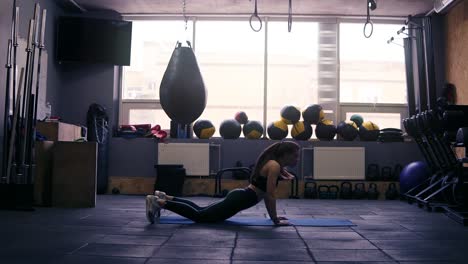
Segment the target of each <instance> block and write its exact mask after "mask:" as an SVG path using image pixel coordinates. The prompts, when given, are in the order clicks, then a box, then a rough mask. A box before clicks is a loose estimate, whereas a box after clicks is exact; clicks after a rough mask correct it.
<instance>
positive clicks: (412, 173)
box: [400, 161, 431, 193]
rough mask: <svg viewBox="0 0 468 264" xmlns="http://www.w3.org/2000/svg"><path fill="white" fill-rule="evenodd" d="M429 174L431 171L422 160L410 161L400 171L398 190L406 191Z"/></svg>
mask: <svg viewBox="0 0 468 264" xmlns="http://www.w3.org/2000/svg"><path fill="white" fill-rule="evenodd" d="M430 176H431V171H430V170H429V167H428V166H427V165H426V163H424V162H422V161H415V162H411V163H409V164H408V165H406V166H405V167H404V168H403V170H402V171H401V172H400V191H401V193H406V192H407V191H409V190H411V189H412V188H414V187H416V186H417V185H419V184H420V183H422V182H423V181H424V180H426V179H427V178H429V177H430Z"/></svg>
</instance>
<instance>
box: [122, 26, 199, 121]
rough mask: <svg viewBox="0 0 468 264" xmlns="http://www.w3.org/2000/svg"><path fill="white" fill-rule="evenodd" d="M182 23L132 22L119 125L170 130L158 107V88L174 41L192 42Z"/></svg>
mask: <svg viewBox="0 0 468 264" xmlns="http://www.w3.org/2000/svg"><path fill="white" fill-rule="evenodd" d="M191 38H192V24H191V23H189V24H188V27H187V31H185V25H184V22H183V21H179V20H174V21H170V20H158V21H140V20H137V21H134V22H133V29H132V53H131V61H130V63H131V64H130V66H128V67H123V74H122V93H121V98H122V104H121V111H120V122H121V123H125V124H142V123H150V124H152V125H154V124H160V125H161V126H162V127H164V128H169V126H170V119H169V117H167V115H166V113H165V112H164V110H162V108H161V106H160V104H159V86H160V84H161V80H162V77H163V75H164V71H165V70H166V67H167V64H168V62H169V59H170V58H171V54H172V51H173V50H174V47H175V45H176V43H177V41H185V40H189V41H191Z"/></svg>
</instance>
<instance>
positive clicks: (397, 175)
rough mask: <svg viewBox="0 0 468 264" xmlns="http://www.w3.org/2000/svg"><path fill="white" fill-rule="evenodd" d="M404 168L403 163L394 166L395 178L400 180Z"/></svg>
mask: <svg viewBox="0 0 468 264" xmlns="http://www.w3.org/2000/svg"><path fill="white" fill-rule="evenodd" d="M402 170H403V166H402V165H401V164H397V165H395V167H394V168H393V180H394V181H400V173H401V171H402Z"/></svg>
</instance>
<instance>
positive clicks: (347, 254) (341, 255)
mask: <svg viewBox="0 0 468 264" xmlns="http://www.w3.org/2000/svg"><path fill="white" fill-rule="evenodd" d="M311 252H312V254H313V256H314V258H315V260H316V261H317V262H320V261H363V262H364V261H393V260H392V259H391V258H390V257H389V256H387V255H386V254H384V253H383V252H382V251H380V250H353V249H350V250H322V249H311Z"/></svg>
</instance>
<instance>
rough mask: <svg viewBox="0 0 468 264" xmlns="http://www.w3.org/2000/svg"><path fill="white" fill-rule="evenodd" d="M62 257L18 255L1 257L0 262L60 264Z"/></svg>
mask: <svg viewBox="0 0 468 264" xmlns="http://www.w3.org/2000/svg"><path fill="white" fill-rule="evenodd" d="M62 257H63V256H62V255H47V256H40V255H39V256H38V255H25V254H18V255H16V256H2V257H1V258H0V261H1V263H5V264H29V263H33V264H62V262H61V261H60V260H61V258H62Z"/></svg>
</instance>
